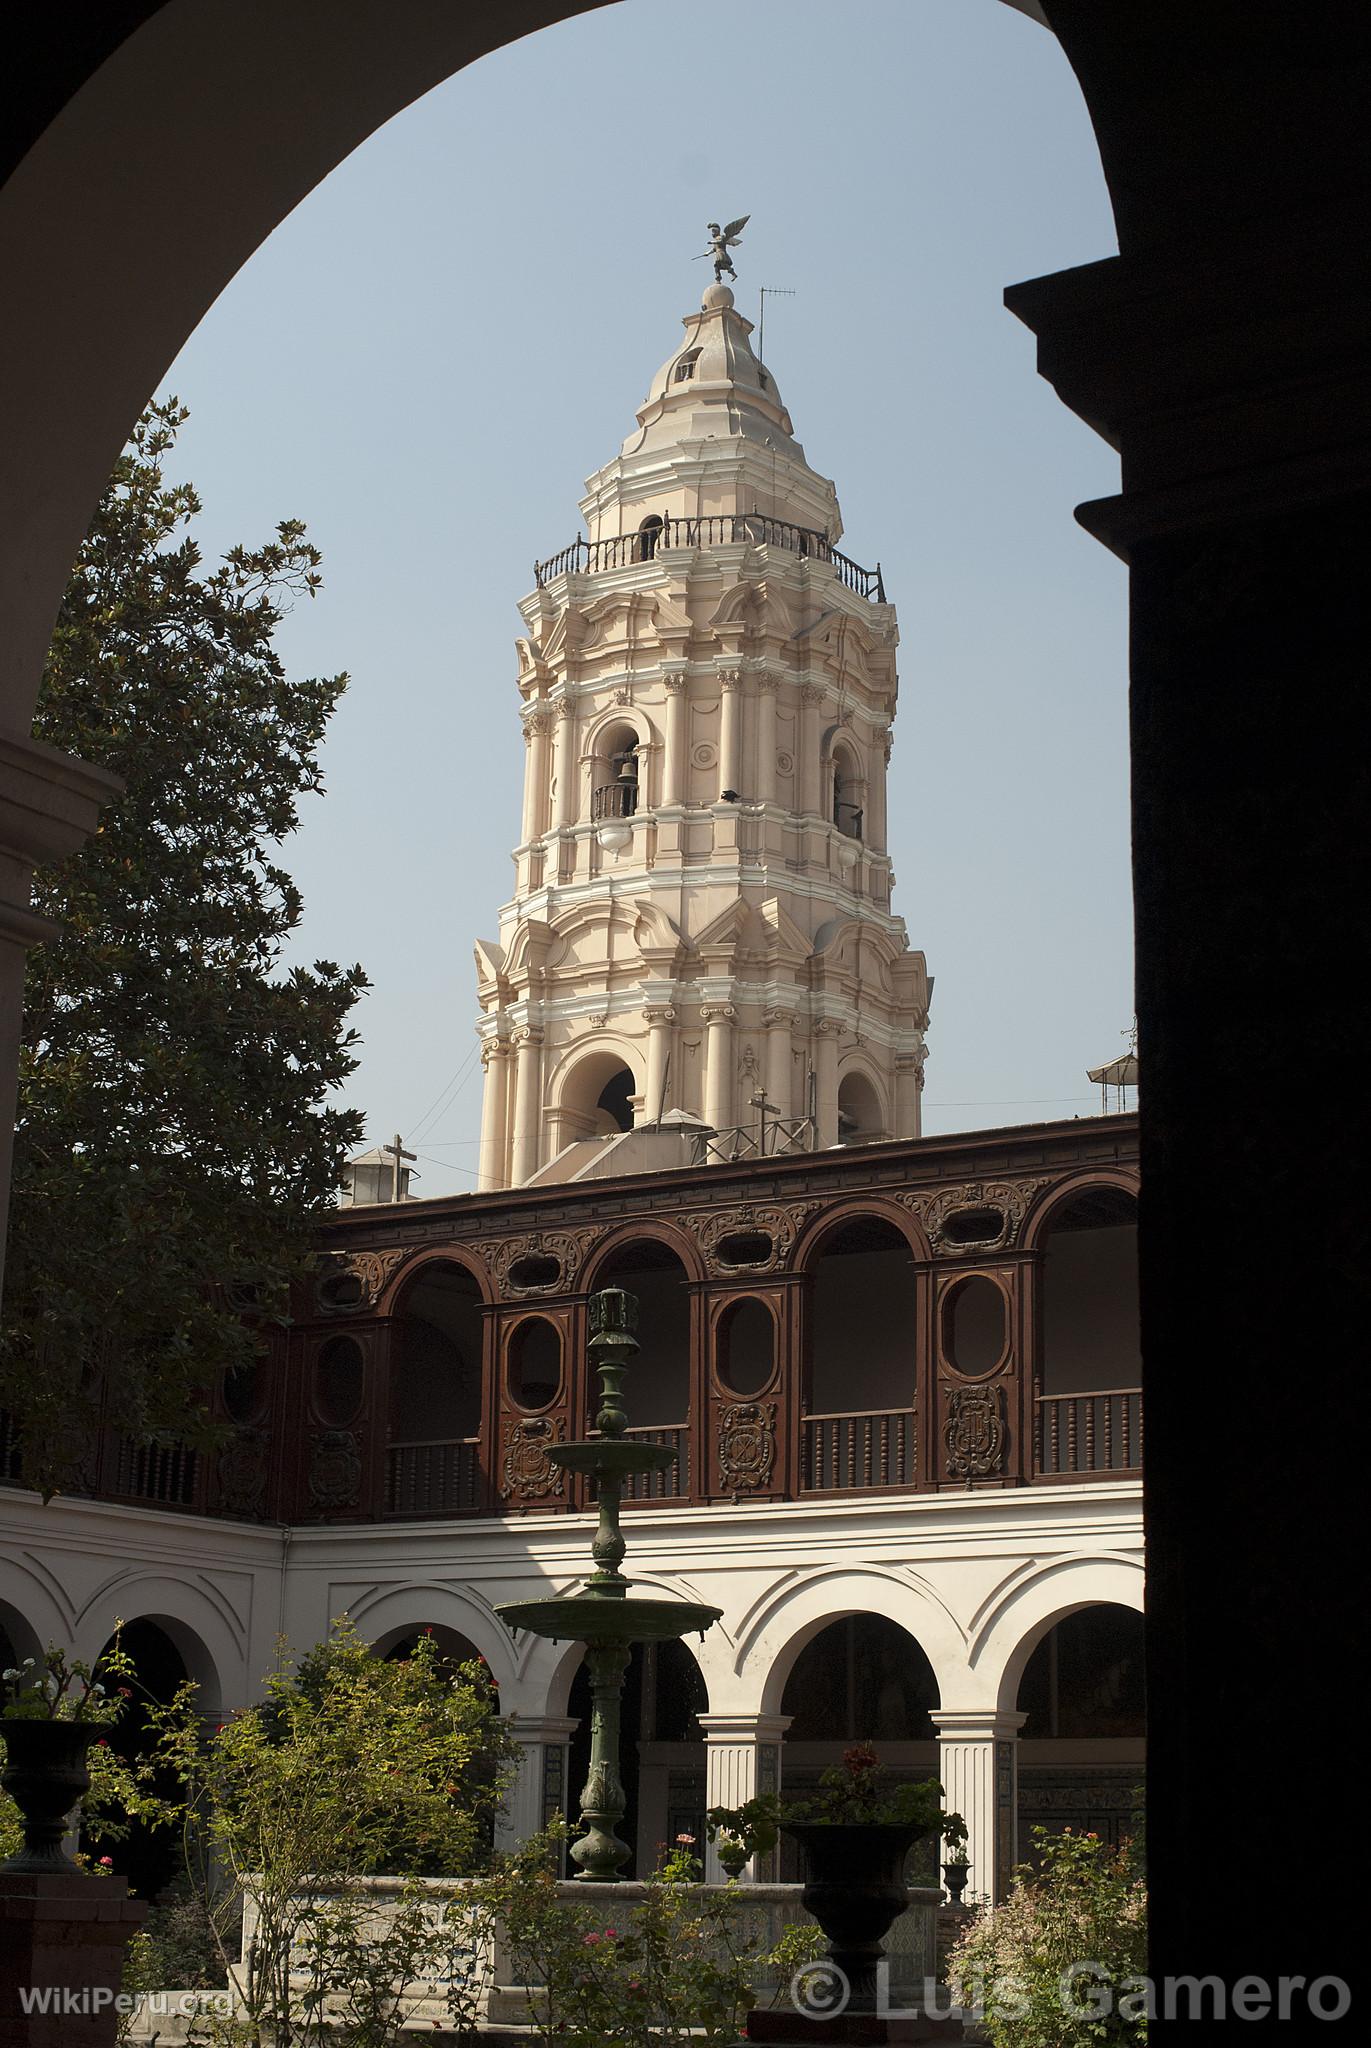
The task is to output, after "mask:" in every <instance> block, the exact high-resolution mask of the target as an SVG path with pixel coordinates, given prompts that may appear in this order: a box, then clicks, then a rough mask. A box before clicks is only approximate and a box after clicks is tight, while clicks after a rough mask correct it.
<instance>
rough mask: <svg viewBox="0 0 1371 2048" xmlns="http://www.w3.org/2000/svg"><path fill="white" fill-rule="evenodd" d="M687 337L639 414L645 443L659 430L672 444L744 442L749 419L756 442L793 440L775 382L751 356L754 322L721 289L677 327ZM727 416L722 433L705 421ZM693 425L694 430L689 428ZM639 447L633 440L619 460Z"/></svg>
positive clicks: (712, 288) (711, 291)
mask: <svg viewBox="0 0 1371 2048" xmlns="http://www.w3.org/2000/svg"><path fill="white" fill-rule="evenodd" d="M681 325H682V326H683V327H684V329H685V336H684V339H683V341H682V343H681V346H680V347H679V348H678V349H676V350H675V351H674V352H673V354H671V355H669V356H668V357H667V359H666V361H665V362H664V363H663V364H662V367H661V368H660V370H658V372H657V374H656V376H655V377H654V378H653V380H652V383H651V386H650V387H649V390H648V395H647V400H646V403H645V404H644V405H642V406H641V407H640V408H639V411H638V424H639V427H640V428H641V429H643V430H644V433H645V434H646V435H649V436H651V437H652V438H656V437H657V432H656V431H654V430H657V431H660V430H662V429H665V431H666V432H668V433H669V434H670V435H671V436H672V438H679V437H680V436H681V435H682V434H683V433H689V432H691V431H695V432H699V433H702V434H703V433H712V432H717V431H724V432H727V433H732V434H738V433H743V434H746V433H748V432H749V430H750V422H749V418H748V415H754V416H755V427H756V430H757V431H758V432H759V433H760V435H761V436H762V437H765V436H766V435H767V434H770V435H773V436H774V435H775V433H776V429H777V428H778V427H779V428H780V430H781V432H782V433H783V434H787V435H789V434H792V433H793V431H794V429H793V428H792V426H791V422H790V415H789V413H788V412H787V411H786V409H785V405H784V403H783V402H782V399H781V394H780V392H779V391H778V390H777V388H776V380H775V378H774V377H773V376H772V375H771V372H770V371H769V370H768V369H767V368H766V366H765V364H764V363H762V362H761V361H760V360H759V358H758V357H757V356H756V355H755V354H754V353H753V349H752V343H751V340H750V338H749V337H750V336H751V334H752V322H751V321H750V320H745V319H744V318H743V316H742V314H741V313H740V312H739V311H738V308H737V302H736V300H735V299H734V296H733V293H732V292H731V291H730V290H729V287H728V286H727V285H726V284H712V285H710V286H709V287H708V288H707V290H706V291H705V294H704V296H703V298H702V299H701V301H700V310H699V312H698V313H687V314H686V315H685V317H684V319H683V320H682V322H681ZM725 409H731V413H732V417H731V418H730V420H729V421H728V423H727V425H726V426H724V427H723V428H722V429H721V428H719V427H718V426H717V425H715V424H714V423H712V422H711V421H710V420H709V419H708V418H707V417H706V415H708V414H710V413H719V412H721V411H723V410H725ZM693 420H694V421H698V425H696V426H694V427H692V425H691V424H690V423H691V422H692V421H693ZM643 445H644V441H643V438H642V437H640V436H639V435H631V436H630V437H629V440H628V441H627V442H626V443H625V444H624V452H625V454H627V453H629V452H630V449H633V448H638V447H641V446H643Z"/></svg>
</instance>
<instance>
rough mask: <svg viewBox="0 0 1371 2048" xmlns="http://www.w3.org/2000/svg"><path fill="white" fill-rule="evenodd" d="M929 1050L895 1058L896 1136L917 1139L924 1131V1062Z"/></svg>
mask: <svg viewBox="0 0 1371 2048" xmlns="http://www.w3.org/2000/svg"><path fill="white" fill-rule="evenodd" d="M927 1057H928V1052H927V1048H926V1047H925V1046H922V1045H921V1046H919V1047H917V1048H916V1050H915V1051H913V1052H902V1053H897V1054H896V1056H895V1136H896V1137H897V1138H917V1137H919V1136H920V1135H921V1134H922V1129H923V1114H922V1111H923V1104H922V1096H923V1090H924V1061H925V1059H926V1058H927Z"/></svg>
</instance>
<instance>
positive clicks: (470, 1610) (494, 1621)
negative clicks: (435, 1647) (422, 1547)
mask: <svg viewBox="0 0 1371 2048" xmlns="http://www.w3.org/2000/svg"><path fill="white" fill-rule="evenodd" d="M346 1612H347V1615H348V1617H349V1619H350V1620H351V1621H352V1622H353V1623H354V1625H355V1626H356V1628H357V1631H358V1633H359V1634H360V1635H363V1636H365V1638H366V1640H367V1641H368V1642H369V1643H372V1644H374V1645H376V1646H377V1647H378V1648H379V1647H380V1646H381V1645H383V1644H384V1645H385V1646H386V1647H390V1645H391V1644H393V1643H396V1642H398V1641H399V1640H400V1638H401V1637H402V1636H404V1635H407V1634H408V1633H409V1632H410V1631H411V1630H412V1629H418V1628H423V1627H424V1626H425V1625H426V1624H431V1625H432V1626H433V1627H434V1628H449V1629H451V1630H452V1631H453V1633H454V1634H455V1635H459V1636H465V1637H466V1639H467V1641H468V1642H469V1643H472V1644H474V1645H475V1647H476V1649H477V1650H479V1651H480V1653H481V1655H482V1656H483V1657H484V1658H485V1660H486V1663H487V1664H488V1665H489V1666H490V1674H491V1677H492V1678H493V1679H494V1680H495V1682H496V1684H497V1685H498V1686H499V1687H500V1688H501V1691H502V1692H503V1690H504V1688H505V1687H506V1686H507V1685H508V1686H512V1685H513V1684H514V1683H515V1681H516V1677H517V1670H516V1665H515V1660H514V1652H513V1645H512V1644H511V1641H510V1636H509V1630H508V1629H507V1628H506V1627H505V1625H504V1623H503V1622H502V1621H501V1620H500V1617H499V1616H498V1615H497V1614H496V1612H495V1610H494V1608H493V1607H491V1605H490V1604H489V1602H488V1601H486V1600H483V1599H482V1598H481V1596H480V1595H479V1594H478V1593H475V1592H473V1591H472V1590H471V1588H470V1587H466V1586H454V1585H451V1584H445V1583H444V1582H443V1581H442V1580H440V1579H432V1580H415V1581H414V1582H413V1583H412V1584H410V1585H404V1586H382V1587H377V1588H376V1589H375V1590H374V1591H373V1592H370V1593H364V1594H362V1596H361V1597H360V1598H359V1599H356V1600H353V1601H350V1602H349V1604H348V1607H347V1609H346ZM501 1705H502V1706H503V1705H504V1701H503V1699H502V1700H501Z"/></svg>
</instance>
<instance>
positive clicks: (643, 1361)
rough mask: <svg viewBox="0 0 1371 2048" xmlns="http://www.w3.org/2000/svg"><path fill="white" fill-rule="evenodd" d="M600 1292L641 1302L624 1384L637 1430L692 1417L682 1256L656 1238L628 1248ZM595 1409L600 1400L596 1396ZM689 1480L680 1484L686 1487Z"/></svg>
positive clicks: (605, 1273) (606, 1269) (606, 1273)
mask: <svg viewBox="0 0 1371 2048" xmlns="http://www.w3.org/2000/svg"><path fill="white" fill-rule="evenodd" d="M595 1286H596V1288H597V1289H598V1288H601V1287H624V1288H626V1289H627V1290H628V1292H629V1293H630V1294H631V1295H633V1296H634V1298H635V1299H636V1301H637V1303H638V1347H639V1348H638V1356H637V1357H636V1358H635V1359H634V1361H633V1364H632V1366H631V1368H630V1370H629V1373H628V1377H627V1379H626V1380H625V1382H624V1393H625V1398H626V1400H627V1403H628V1419H629V1423H630V1425H631V1426H632V1427H634V1428H642V1429H647V1428H652V1429H662V1430H665V1429H674V1428H676V1427H678V1426H679V1427H682V1428H683V1427H684V1426H685V1424H686V1423H687V1422H688V1420H689V1418H690V1290H689V1286H688V1283H687V1280H686V1270H685V1267H684V1266H683V1265H682V1264H681V1262H680V1260H679V1259H678V1258H677V1256H676V1254H675V1253H674V1252H673V1251H671V1250H670V1249H669V1247H668V1246H666V1245H664V1244H655V1243H653V1242H652V1241H651V1240H650V1239H648V1240H645V1241H641V1242H639V1243H637V1244H627V1245H624V1246H623V1247H622V1249H621V1250H619V1251H617V1252H615V1253H614V1255H613V1256H612V1258H610V1259H609V1260H608V1261H607V1263H606V1264H605V1265H604V1266H603V1267H602V1268H601V1269H600V1270H599V1272H598V1274H597V1276H596V1280H595ZM591 1400H592V1406H593V1405H594V1401H595V1395H594V1392H593V1391H592V1394H591ZM684 1478H685V1475H684V1473H682V1474H681V1475H680V1479H681V1481H682V1484H683V1483H684Z"/></svg>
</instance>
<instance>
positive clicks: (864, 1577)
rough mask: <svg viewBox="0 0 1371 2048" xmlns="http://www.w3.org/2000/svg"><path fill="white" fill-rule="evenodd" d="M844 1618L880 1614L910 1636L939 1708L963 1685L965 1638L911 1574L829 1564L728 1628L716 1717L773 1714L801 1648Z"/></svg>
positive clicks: (769, 1597)
mask: <svg viewBox="0 0 1371 2048" xmlns="http://www.w3.org/2000/svg"><path fill="white" fill-rule="evenodd" d="M849 1614H882V1615H885V1616H886V1617H887V1618H888V1619H889V1620H891V1621H894V1622H898V1623H899V1625H900V1627H901V1628H902V1629H904V1630H905V1631H906V1633H907V1634H909V1635H911V1636H913V1637H914V1639H915V1641H916V1642H917V1643H918V1645H919V1647H920V1649H921V1650H922V1651H923V1652H924V1655H925V1656H926V1657H927V1658H928V1661H929V1663H930V1664H931V1665H932V1667H933V1676H934V1678H935V1679H936V1680H937V1684H938V1694H939V1698H940V1699H941V1700H942V1702H943V1703H944V1705H945V1704H946V1703H947V1701H948V1699H949V1697H955V1696H956V1695H957V1694H958V1692H959V1691H960V1690H962V1689H963V1688H964V1686H965V1674H966V1662H967V1659H966V1634H965V1631H964V1630H963V1628H962V1627H961V1624H960V1623H959V1622H958V1621H957V1619H956V1617H955V1616H954V1615H953V1613H952V1612H951V1610H950V1608H948V1607H947V1606H946V1604H945V1603H944V1602H943V1601H942V1600H941V1599H940V1598H939V1597H938V1595H937V1594H936V1593H935V1592H934V1591H933V1589H932V1587H931V1586H929V1585H928V1583H927V1582H926V1581H925V1580H924V1579H922V1578H920V1577H918V1576H917V1575H916V1574H914V1573H912V1572H909V1571H903V1570H898V1569H890V1570H888V1569H883V1568H882V1567H880V1566H876V1565H865V1566H848V1565H829V1566H823V1567H821V1568H820V1569H818V1570H816V1571H810V1572H805V1573H804V1574H803V1575H799V1574H797V1575H796V1576H795V1577H794V1578H792V1579H790V1580H789V1581H787V1582H786V1583H785V1584H783V1585H781V1586H778V1587H776V1588H775V1589H774V1590H772V1591H771V1592H769V1593H768V1594H767V1595H766V1596H765V1597H764V1599H763V1600H761V1601H759V1602H757V1603H756V1605H755V1606H754V1607H753V1609H752V1611H751V1612H750V1614H748V1615H747V1616H745V1617H743V1619H742V1620H741V1622H740V1623H738V1624H736V1625H735V1633H736V1636H737V1648H736V1650H735V1652H734V1656H733V1660H732V1669H731V1672H730V1675H729V1687H730V1697H728V1698H726V1699H721V1700H720V1701H719V1702H718V1704H717V1706H715V1705H714V1702H713V1699H712V1697H711V1707H712V1709H713V1711H715V1712H722V1713H733V1712H736V1713H762V1714H779V1713H780V1711H781V1698H782V1695H783V1694H784V1692H785V1686H786V1680H787V1679H788V1678H789V1676H790V1673H791V1671H792V1670H793V1669H794V1665H795V1660H796V1658H797V1657H798V1656H799V1654H800V1652H801V1650H802V1649H803V1648H804V1647H805V1644H806V1643H808V1642H811V1641H812V1640H813V1638H814V1637H815V1636H816V1635H818V1634H819V1632H820V1630H821V1629H825V1628H827V1627H828V1626H829V1624H830V1623H831V1622H835V1621H841V1620H842V1619H843V1618H844V1617H845V1616H846V1615H849Z"/></svg>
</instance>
